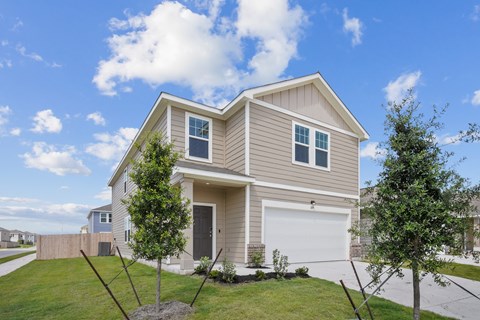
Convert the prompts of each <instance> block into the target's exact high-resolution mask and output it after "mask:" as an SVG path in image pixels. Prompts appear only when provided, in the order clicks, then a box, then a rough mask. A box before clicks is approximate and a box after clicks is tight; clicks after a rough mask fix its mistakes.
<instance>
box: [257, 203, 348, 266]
mask: <svg viewBox="0 0 480 320" xmlns="http://www.w3.org/2000/svg"><path fill="white" fill-rule="evenodd" d="M347 218H348V215H346V214H335V213H328V212H316V211H301V210H292V209H282V208H265V220H264V221H265V250H266V260H267V263H269V264H270V263H272V252H273V250H274V249H279V250H280V252H281V254H283V255H286V256H288V260H289V262H290V263H298V262H313V261H329V260H345V259H346V232H347Z"/></svg>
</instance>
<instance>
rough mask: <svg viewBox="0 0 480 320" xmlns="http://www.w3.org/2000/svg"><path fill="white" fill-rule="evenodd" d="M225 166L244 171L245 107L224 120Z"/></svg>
mask: <svg viewBox="0 0 480 320" xmlns="http://www.w3.org/2000/svg"><path fill="white" fill-rule="evenodd" d="M225 133H226V135H225V168H227V169H230V170H234V171H237V172H240V173H245V109H244V108H242V109H240V110H239V111H237V113H235V114H234V115H233V116H231V117H230V118H228V119H227V120H226V124H225Z"/></svg>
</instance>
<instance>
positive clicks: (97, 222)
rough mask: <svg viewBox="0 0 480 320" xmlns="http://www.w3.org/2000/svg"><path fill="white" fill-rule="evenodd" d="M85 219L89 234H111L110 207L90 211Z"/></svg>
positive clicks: (109, 205)
mask: <svg viewBox="0 0 480 320" xmlns="http://www.w3.org/2000/svg"><path fill="white" fill-rule="evenodd" d="M87 219H88V232H89V233H100V232H112V205H111V204H108V205H105V206H102V207H98V208H95V209H92V210H90V212H89V213H88V216H87Z"/></svg>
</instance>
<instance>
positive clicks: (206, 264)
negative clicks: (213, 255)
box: [195, 257, 211, 274]
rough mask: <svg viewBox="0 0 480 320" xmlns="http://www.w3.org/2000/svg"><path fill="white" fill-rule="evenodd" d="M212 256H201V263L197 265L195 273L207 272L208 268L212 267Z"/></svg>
mask: <svg viewBox="0 0 480 320" xmlns="http://www.w3.org/2000/svg"><path fill="white" fill-rule="evenodd" d="M210 263H211V261H210V258H209V257H201V258H200V264H199V265H198V266H196V267H195V273H197V274H206V273H207V271H208V268H210Z"/></svg>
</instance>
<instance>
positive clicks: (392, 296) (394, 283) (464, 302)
mask: <svg viewBox="0 0 480 320" xmlns="http://www.w3.org/2000/svg"><path fill="white" fill-rule="evenodd" d="M354 264H355V267H356V269H357V272H358V274H359V277H360V280H361V282H362V285H366V284H367V283H368V282H370V276H369V275H368V273H367V272H366V270H365V268H366V267H367V265H368V264H367V263H363V262H354ZM303 265H306V266H307V267H308V268H309V269H310V271H309V274H310V275H311V276H312V277H317V278H321V279H325V280H330V281H333V282H335V283H337V284H340V282H339V280H340V279H342V280H343V281H344V283H345V285H346V286H347V287H349V288H352V289H357V290H358V283H357V280H356V278H355V274H354V273H353V269H352V267H351V265H350V262H349V261H335V262H318V263H307V264H292V265H290V266H289V268H288V269H289V270H290V271H293V270H295V269H296V268H298V267H301V266H303ZM403 273H404V274H405V277H404V278H403V279H400V278H398V277H396V276H393V277H392V278H390V280H389V281H388V282H387V283H386V284H385V285H384V286H383V289H384V291H383V292H382V293H381V295H380V296H381V297H383V298H385V299H388V300H391V301H395V302H397V303H399V304H403V305H405V306H409V307H412V306H413V289H412V273H411V271H410V270H408V269H403ZM385 277H386V276H383V279H384V278H385ZM449 278H451V279H452V280H453V281H455V282H457V283H458V284H460V285H461V286H463V287H465V288H466V289H468V290H469V291H471V292H473V293H475V294H477V295H479V294H480V282H477V281H472V280H467V279H463V278H458V277H451V276H449ZM373 290H374V289H373ZM373 290H371V289H367V292H372V291H373ZM420 293H421V301H420V307H421V309H422V310H429V311H433V312H435V313H438V314H441V315H445V316H448V317H453V318H457V319H472V320H473V319H479V318H480V300H478V299H476V298H475V297H472V296H471V295H469V294H468V293H466V292H465V291H463V290H462V289H460V288H459V287H457V286H456V285H454V284H451V285H450V286H447V287H440V286H438V285H436V284H435V282H434V281H433V278H432V277H431V276H430V275H429V276H427V277H425V278H424V279H423V280H422V282H421V283H420ZM345 299H347V298H346V297H345ZM352 312H353V311H352ZM374 312H375V311H374ZM352 316H353V313H352Z"/></svg>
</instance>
